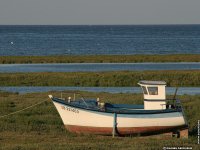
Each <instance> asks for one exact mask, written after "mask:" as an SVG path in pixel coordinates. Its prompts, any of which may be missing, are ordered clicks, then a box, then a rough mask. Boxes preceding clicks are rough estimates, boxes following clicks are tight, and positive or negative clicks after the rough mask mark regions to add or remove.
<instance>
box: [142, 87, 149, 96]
mask: <svg viewBox="0 0 200 150" xmlns="http://www.w3.org/2000/svg"><path fill="white" fill-rule="evenodd" d="M142 90H143V93H144V94H148V93H147V89H146V87H145V86H142Z"/></svg>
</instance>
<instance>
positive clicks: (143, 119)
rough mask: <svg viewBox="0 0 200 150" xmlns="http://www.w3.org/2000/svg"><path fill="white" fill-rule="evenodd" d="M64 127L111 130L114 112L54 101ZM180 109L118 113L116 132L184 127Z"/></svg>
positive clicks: (168, 129) (83, 131)
mask: <svg viewBox="0 0 200 150" xmlns="http://www.w3.org/2000/svg"><path fill="white" fill-rule="evenodd" d="M53 103H54V105H55V107H56V109H57V110H58V112H59V114H60V116H61V118H62V121H63V123H64V125H65V127H66V128H67V129H68V130H69V131H72V132H77V133H96V134H107V135H109V134H112V131H113V128H114V119H115V116H114V113H108V112H100V111H92V110H87V109H82V108H76V107H72V106H68V105H65V104H62V103H59V102H56V101H53ZM185 126H186V122H185V120H184V117H183V114H182V112H170V113H158V114H117V115H116V126H115V128H116V132H117V133H118V134H119V135H125V134H135V133H153V132H156V133H157V132H169V131H174V130H177V129H179V128H184V127H185Z"/></svg>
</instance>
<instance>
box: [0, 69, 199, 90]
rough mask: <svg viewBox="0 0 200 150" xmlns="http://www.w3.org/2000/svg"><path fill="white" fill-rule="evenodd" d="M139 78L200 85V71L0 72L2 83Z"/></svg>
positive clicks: (119, 82) (126, 82) (132, 81)
mask: <svg viewBox="0 0 200 150" xmlns="http://www.w3.org/2000/svg"><path fill="white" fill-rule="evenodd" d="M139 80H164V81H166V82H167V84H168V86H197V87H198V86H200V71H199V70H197V71H192V70H190V71H133V72H131V71H122V72H72V73H50V72H49V73H48V72H47V73H0V86H96V87H98V86H113V87H114V86H137V82H138V81H139Z"/></svg>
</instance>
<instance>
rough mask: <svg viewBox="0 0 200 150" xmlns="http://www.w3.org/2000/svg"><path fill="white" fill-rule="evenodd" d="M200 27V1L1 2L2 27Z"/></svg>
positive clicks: (32, 0)
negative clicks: (171, 25) (126, 25)
mask: <svg viewBox="0 0 200 150" xmlns="http://www.w3.org/2000/svg"><path fill="white" fill-rule="evenodd" d="M98 24H99V25H102V24H103V25H107V24H108V25H109V24H112V25H115V24H200V0H0V25H98Z"/></svg>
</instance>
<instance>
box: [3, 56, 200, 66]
mask: <svg viewBox="0 0 200 150" xmlns="http://www.w3.org/2000/svg"><path fill="white" fill-rule="evenodd" d="M199 61H200V55H198V54H173V55H85V56H82V55H80V56H79V55H66V56H0V64H15V63H16V64H30V63H138V62H199Z"/></svg>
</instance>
